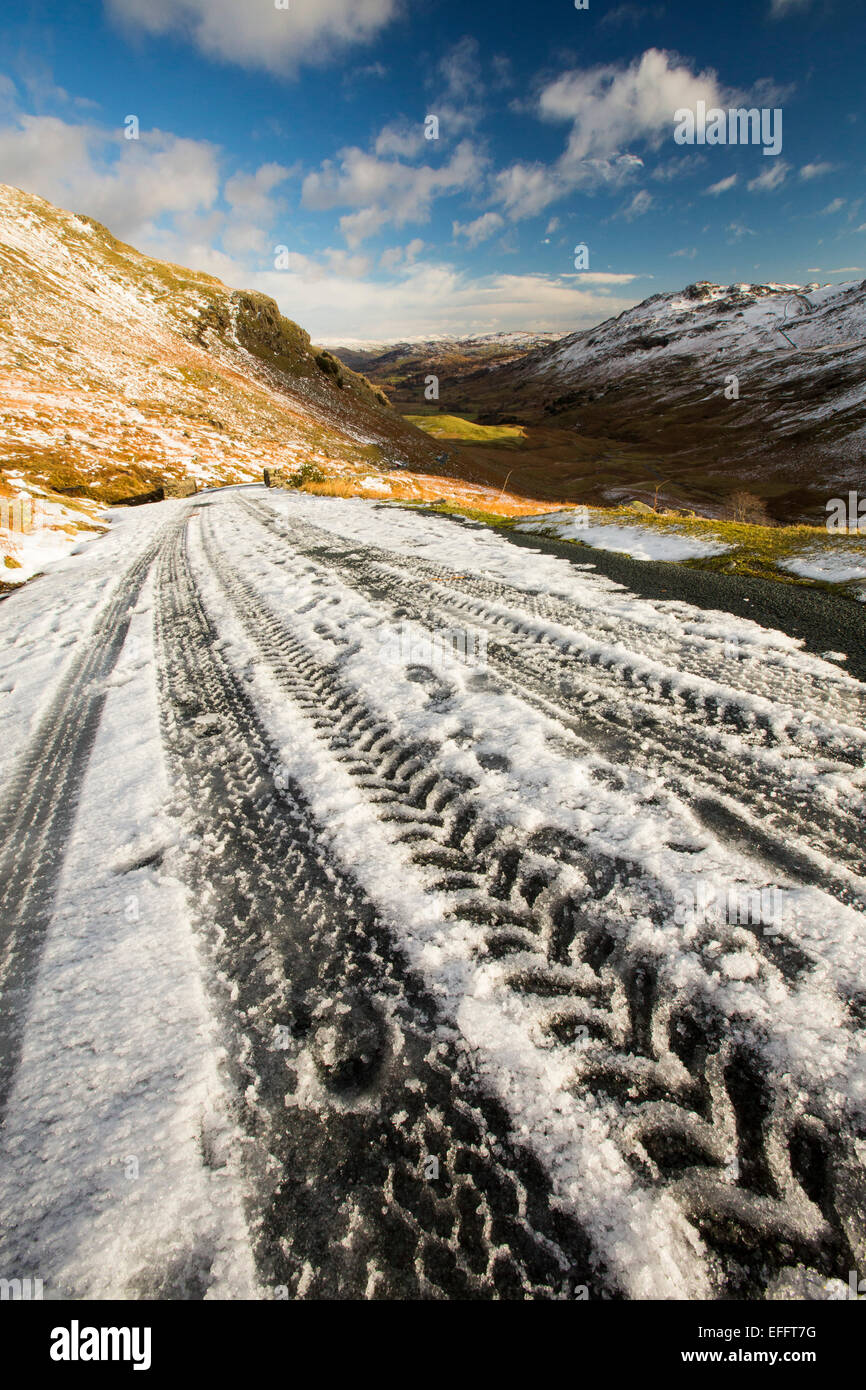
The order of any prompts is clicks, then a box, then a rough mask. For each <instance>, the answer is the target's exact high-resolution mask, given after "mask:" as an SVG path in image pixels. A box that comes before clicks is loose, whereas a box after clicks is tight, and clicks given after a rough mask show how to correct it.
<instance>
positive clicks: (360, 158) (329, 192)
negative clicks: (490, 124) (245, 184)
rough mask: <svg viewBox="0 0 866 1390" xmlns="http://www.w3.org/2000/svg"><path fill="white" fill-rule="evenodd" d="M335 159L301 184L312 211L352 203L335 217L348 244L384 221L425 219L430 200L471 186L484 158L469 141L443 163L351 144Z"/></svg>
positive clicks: (399, 223)
mask: <svg viewBox="0 0 866 1390" xmlns="http://www.w3.org/2000/svg"><path fill="white" fill-rule="evenodd" d="M338 159H339V163H338V164H334V163H333V162H332V161H331V160H326V161H325V162H324V164H323V165H322V166H321V168H320V169H319V170H317V171H314V172H313V173H310V174H308V175H307V177H306V178H305V179H304V183H303V189H302V202H303V204H304V207H307V208H311V209H314V210H317V211H324V210H328V209H330V208H340V207H347V208H355V209H356V211H354V212H351V213H347V214H346V215H345V216H344V217H342V218H341V219H340V227H341V230H342V232H343V235H344V236H345V238H346V241H347V242H348V244H349V245H350V246H358V245H359V244H360V243H361V242H362V241H364V240H365V239H366V238H367V237H370V236H373V235H375V234H376V232H378V231H381V229H382V228H383V227H385V226H387V225H389V224H390V225H393V226H395V227H401V226H403V225H405V224H406V223H407V222H426V221H427V219H428V218H429V216H430V209H431V207H432V204H433V202H434V200H435V199H436V198H438V197H441V196H443V195H444V194H448V193H455V192H458V191H459V190H461V189H466V188H473V187H475V186H476V185H477V183H478V181H479V179H480V178H481V176H482V172H483V167H484V161H483V159H482V157H481V156H480V155H479V154H478V152H477V151H476V150H475V149H474V148H473V146H472V145H471V144H470V143H469V142H468V141H462V142H461V144H459V145H458V146H457V148H456V150H455V151H454V153H453V154H452V156H451V158H450V159H449V160H448V161H447V162H446V163H444V164H441V165H439V166H438V168H434V167H433V166H431V165H428V164H421V165H413V164H404V163H402V162H401V161H399V160H396V159H380V158H378V157H377V156H376V155H375V154H368V153H366V152H365V151H364V150H361V149H358V148H357V146H352V147H351V148H349V149H345V150H341V151H340V153H339V156H338Z"/></svg>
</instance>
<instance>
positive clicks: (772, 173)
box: [746, 159, 790, 193]
mask: <svg viewBox="0 0 866 1390" xmlns="http://www.w3.org/2000/svg"><path fill="white" fill-rule="evenodd" d="M789 167H790V166H789V165H787V164H786V163H785V161H784V160H783V159H774V160H773V163H772V164H771V165H770V167H769V168H768V169H765V170H764V172H763V173H762V174H758V176H757V178H754V179H749V182H748V183H747V184H746V187H747V188H748V190H749V192H750V193H772V192H773V191H774V190H775V189H777V188H781V186H782V184H783V183H784V182H785V179H786V178H787V176H788V169H789Z"/></svg>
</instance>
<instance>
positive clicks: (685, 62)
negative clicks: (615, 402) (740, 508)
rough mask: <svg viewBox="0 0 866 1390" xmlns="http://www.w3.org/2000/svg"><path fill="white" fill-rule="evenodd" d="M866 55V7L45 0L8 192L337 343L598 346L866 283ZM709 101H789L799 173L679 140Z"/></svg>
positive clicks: (21, 23) (6, 60) (21, 25)
mask: <svg viewBox="0 0 866 1390" xmlns="http://www.w3.org/2000/svg"><path fill="white" fill-rule="evenodd" d="M277 2H278V3H279V0H277ZM864 38H866V17H864V14H863V9H862V0H725V3H724V4H721V3H719V4H706V3H704V4H696V3H694V0H658V3H655V0H630V3H621V0H589V6H588V8H587V9H581V10H578V9H576V8H575V5H574V0H533V2H532V3H529V2H528V0H524V2H523V3H516V2H515V0H503V3H494V0H462V3H457V0H288V3H287V6H285V7H283V8H277V3H275V0H105V2H104V3H100V0H67V3H64V4H63V5H60V6H49V5H45V4H44V0H39V3H35V0H27V3H23V4H20V5H19V6H18V7H17V17H16V18H15V19H13V20H12V21H11V22H7V24H6V27H5V30H4V32H3V35H2V38H0V74H2V76H0V181H2V182H5V183H11V184H14V185H16V186H18V187H22V188H26V189H28V190H29V191H31V192H34V193H38V194H40V195H41V196H43V197H46V198H49V199H51V201H53V202H56V203H59V204H60V205H61V206H63V207H66V208H69V209H71V210H73V211H76V212H86V213H89V214H90V215H91V216H94V217H96V218H98V219H99V220H100V221H102V222H105V223H106V225H107V226H108V227H109V228H110V229H111V230H112V231H113V232H114V233H115V234H116V235H117V236H120V237H121V238H123V239H124V240H127V241H130V242H132V243H133V244H134V245H136V246H138V247H139V248H140V249H142V250H145V251H147V252H148V253H150V254H153V255H159V256H163V257H166V258H168V259H171V260H174V261H177V262H180V263H181V264H185V265H190V266H194V267H196V268H198V269H202V270H206V271H209V272H210V273H212V274H215V275H218V276H219V277H220V278H221V279H223V280H225V281H226V282H227V283H228V284H231V285H236V286H244V287H251V288H257V289H261V290H263V291H265V292H266V293H269V294H272V295H273V296H274V297H275V298H276V299H277V300H278V302H279V304H280V307H281V308H282V310H283V312H284V313H286V314H287V315H289V317H291V318H294V319H296V320H297V321H298V322H299V323H301V324H302V325H303V326H304V327H305V328H307V329H308V330H309V331H310V332H311V333H312V335H313V337H314V339H315V340H318V341H330V342H343V341H351V340H358V339H374V340H377V339H378V340H382V339H385V340H387V339H393V338H399V337H406V336H426V335H432V334H439V333H478V332H496V331H500V330H509V329H574V328H579V327H586V326H588V325H591V324H593V323H596V322H598V321H600V320H601V319H604V318H607V317H609V316H610V315H611V314H615V313H619V312H620V311H621V310H622V309H623V308H625V307H627V306H628V305H630V304H633V303H636V302H637V301H638V300H641V299H644V298H646V297H647V296H648V295H650V294H654V293H658V292H659V291H663V290H669V289H674V288H677V287H679V286H681V285H683V284H686V283H688V282H690V281H693V280H696V279H707V280H716V281H719V282H720V283H724V284H727V283H730V282H733V281H738V280H751V281H766V280H776V281H784V282H798V283H803V282H806V281H810V280H817V281H821V282H825V281H832V280H844V279H859V278H862V277H863V276H864V275H866V197H864V165H866V153H864V149H863V141H864V136H866V115H864V112H863V105H862V100H861V96H860V93H861V90H862V82H863V79H862V54H863V49H864ZM698 100H705V101H706V103H707V105H708V106H709V107H714V106H719V107H722V108H723V109H728V108H729V107H730V106H740V105H744V106H750V107H751V106H756V107H759V108H773V109H775V108H779V109H781V110H782V112H783V127H782V128H783V144H782V151H781V153H780V154H779V155H778V156H768V155H764V154H763V150H762V148H761V147H760V145H714V146H709V145H707V146H704V147H700V146H697V145H678V144H677V143H676V142H675V140H674V112H675V110H677V109H679V108H683V107H694V106H695V105H696V103H697V101H698ZM129 116H135V117H136V118H137V121H138V139H127V138H126V130H127V129H132V127H131V126H126V125H125V122H126V120H127V117H129ZM430 116H435V117H436V118H437V120H438V138H436V139H427V138H425V121H426V119H427V118H428V117H430ZM427 129H428V130H430V131H431V133H432V126H431V125H430V123H428V125H427ZM579 243H585V244H586V245H587V247H588V249H589V268H588V269H587V270H583V271H577V270H575V268H574V248H575V246H576V245H577V244H579ZM278 247H281V248H285V250H284V251H282V252H278V251H277V248H278ZM278 267H279V268H278Z"/></svg>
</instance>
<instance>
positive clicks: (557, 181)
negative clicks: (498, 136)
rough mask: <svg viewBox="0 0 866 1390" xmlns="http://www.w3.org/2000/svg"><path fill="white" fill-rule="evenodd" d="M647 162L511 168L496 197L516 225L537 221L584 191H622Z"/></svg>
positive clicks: (629, 159) (627, 158) (498, 181)
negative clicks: (521, 221)
mask: <svg viewBox="0 0 866 1390" xmlns="http://www.w3.org/2000/svg"><path fill="white" fill-rule="evenodd" d="M642 168H643V160H642V159H639V158H638V157H637V155H633V154H621V155H617V156H616V157H615V158H613V159H584V160H581V161H579V162H578V163H572V162H570V161H565V160H564V159H560V160H558V161H557V162H556V164H553V165H549V164H523V163H517V164H512V165H510V166H509V167H508V168H507V169H501V170H500V171H499V173H498V174H497V175H496V176H495V178H494V180H493V188H494V196H495V198H496V200H497V201H498V202H500V203H501V204H502V206H503V207H504V208H505V210H506V212H507V213H508V216H509V217H511V218H512V219H513V220H514V221H517V220H518V219H519V218H521V217H534V216H535V214H536V213H539V212H543V211H544V209H545V208H546V207H548V206H549V205H550V204H551V203H553V202H556V200H557V199H558V198H563V197H565V196H566V194H568V193H573V192H576V191H577V190H578V189H583V190H585V191H587V192H592V191H594V190H596V189H599V188H609V189H618V188H621V187H622V186H623V184H625V183H627V182H628V181H629V179H631V178H633V177H634V175H635V173H636V172H637V171H638V169H642Z"/></svg>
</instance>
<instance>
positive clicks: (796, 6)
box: [770, 0, 812, 19]
mask: <svg viewBox="0 0 866 1390" xmlns="http://www.w3.org/2000/svg"><path fill="white" fill-rule="evenodd" d="M811 2H812V0H772V5H771V7H770V13H771V14H772V15H773V16H774V17H775V18H776V19H782V18H784V16H785V15H788V14H792V13H793V12H794V10H805V8H806V6H807V5H810V4H811Z"/></svg>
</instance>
